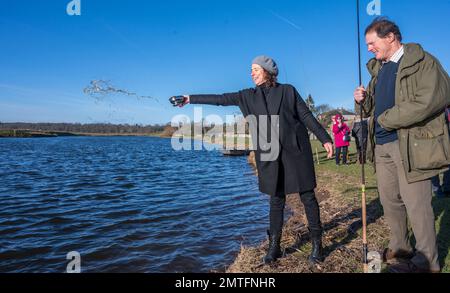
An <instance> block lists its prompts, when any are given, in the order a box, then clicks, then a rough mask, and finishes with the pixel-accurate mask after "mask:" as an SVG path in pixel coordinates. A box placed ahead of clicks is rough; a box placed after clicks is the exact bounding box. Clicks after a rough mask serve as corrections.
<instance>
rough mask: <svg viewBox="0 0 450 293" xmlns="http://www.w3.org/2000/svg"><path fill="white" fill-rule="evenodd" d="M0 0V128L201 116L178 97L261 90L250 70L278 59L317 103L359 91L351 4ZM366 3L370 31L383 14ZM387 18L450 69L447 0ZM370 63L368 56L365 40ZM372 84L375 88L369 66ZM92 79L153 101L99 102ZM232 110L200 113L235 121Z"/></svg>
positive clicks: (389, 12)
mask: <svg viewBox="0 0 450 293" xmlns="http://www.w3.org/2000/svg"><path fill="white" fill-rule="evenodd" d="M69 2H70V0H46V1H24V0H0V7H1V8H0V39H1V42H0V121H1V122H16V121H25V122H81V123H93V122H110V123H130V124H135V123H139V124H153V123H166V122H169V121H170V120H171V118H172V117H173V116H174V115H177V114H186V115H188V116H191V117H193V107H192V106H190V107H185V108H184V109H174V108H172V107H171V106H170V105H169V104H168V102H167V99H168V98H169V97H170V96H171V95H177V94H194V93H223V92H233V91H237V90H240V89H243V88H249V87H252V86H253V84H252V81H251V78H250V65H251V64H250V63H251V60H252V59H253V57H255V56H257V55H261V54H266V55H269V56H272V57H273V58H274V59H275V60H276V61H277V63H278V65H279V68H280V76H279V80H280V82H281V83H290V84H293V85H294V86H295V87H296V88H297V89H298V90H299V92H300V94H301V95H302V96H304V97H306V96H307V95H308V94H311V95H312V96H313V97H314V99H315V101H316V104H325V103H326V104H330V105H332V106H334V107H346V108H351V107H352V105H353V101H352V93H353V89H354V88H355V86H356V85H357V72H358V71H357V70H358V67H357V47H356V46H357V41H356V14H355V13H356V12H355V10H356V8H355V1H354V0H314V1H313V0H308V1H306V0H303V1H302V0H297V1H282V0H280V1H266V0H258V1H256V0H241V1H238V0H228V1H213V0H210V1H194V0H192V1H178V0H173V1H144V0H140V1H138V0H130V1H112V0H109V1H107V0H81V16H69V15H67V13H66V5H67V4H68V3H69ZM369 2H371V1H370V0H361V29H362V33H363V31H364V28H365V27H366V26H367V25H368V24H369V23H370V21H371V20H372V19H373V17H374V16H369V15H368V14H367V13H366V5H367V4H369ZM381 9H382V15H385V16H388V17H390V18H391V19H392V20H394V21H396V22H397V23H398V25H399V26H400V28H401V30H402V33H403V35H404V41H405V42H418V43H421V44H422V45H423V46H424V48H425V49H426V50H427V51H429V52H430V53H432V54H433V55H435V56H436V57H438V58H439V59H440V61H441V63H442V65H443V66H444V68H445V69H446V70H447V71H449V70H450V53H449V49H448V48H450V17H449V15H450V0H432V1H419V0H381ZM362 50H363V54H362V62H363V64H365V63H366V62H367V60H368V59H369V58H370V57H371V55H370V54H369V53H367V52H366V47H365V45H364V43H362ZM363 72H364V75H363V76H364V83H367V81H368V75H367V73H366V70H365V68H363ZM93 79H104V80H110V82H111V83H112V84H113V85H115V86H116V87H118V88H122V89H127V90H129V91H133V92H136V93H138V94H140V95H148V96H153V97H156V98H158V99H159V103H158V102H156V101H152V100H147V99H141V100H139V99H136V98H132V97H127V96H111V97H107V98H105V99H103V100H101V101H97V100H95V99H93V98H91V97H89V96H86V95H85V94H83V88H84V87H85V86H87V85H88V84H89V82H90V81H91V80H93ZM238 111H239V110H238V108H235V107H228V108H224V107H220V108H219V107H212V106H206V107H204V109H203V112H204V115H205V116H206V115H209V114H219V115H222V116H224V115H226V114H233V113H236V112H238Z"/></svg>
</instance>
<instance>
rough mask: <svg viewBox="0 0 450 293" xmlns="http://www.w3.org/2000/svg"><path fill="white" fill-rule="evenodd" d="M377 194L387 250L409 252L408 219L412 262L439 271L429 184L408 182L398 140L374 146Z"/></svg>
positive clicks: (429, 182) (426, 182)
mask: <svg viewBox="0 0 450 293" xmlns="http://www.w3.org/2000/svg"><path fill="white" fill-rule="evenodd" d="M375 160H376V168H377V180H378V192H379V194H380V200H381V204H382V205H383V209H384V216H385V218H386V220H387V223H388V225H389V228H390V230H391V234H390V243H389V248H390V249H392V250H393V251H394V252H395V251H400V250H402V251H408V252H410V251H412V250H413V249H412V247H411V244H410V242H409V237H408V218H409V221H410V223H411V227H412V230H413V233H414V236H415V239H416V247H415V248H416V255H415V256H414V257H413V259H412V262H413V263H414V264H415V265H416V266H418V267H420V268H423V269H430V270H439V269H440V267H439V262H438V250H437V244H436V229H435V226H434V212H433V207H432V205H431V200H432V191H431V181H430V180H425V181H420V182H415V183H411V184H410V183H408V181H407V180H406V175H405V170H404V168H403V164H402V159H401V155H400V148H399V143H398V141H395V142H391V143H388V144H385V145H377V146H376V147H375Z"/></svg>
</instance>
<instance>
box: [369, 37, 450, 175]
mask: <svg viewBox="0 0 450 293" xmlns="http://www.w3.org/2000/svg"><path fill="white" fill-rule="evenodd" d="M381 65H382V63H381V62H380V61H377V60H376V59H371V60H370V61H369V62H368V63H367V68H368V70H369V72H370V74H371V76H372V79H371V81H370V83H369V86H368V87H367V95H366V99H365V100H364V102H363V103H362V107H363V115H364V116H365V117H371V119H370V122H369V139H368V142H369V143H368V145H367V158H368V159H369V161H371V162H373V163H375V164H374V165H376V162H375V155H374V150H375V145H376V142H375V121H374V119H373V117H374V112H375V102H376V101H375V85H376V82H377V76H378V72H379V70H380V68H381ZM448 105H450V78H449V76H448V74H447V73H446V72H445V70H444V69H443V68H442V66H441V64H440V63H439V61H438V60H437V59H436V58H435V57H433V56H432V55H430V54H429V53H427V52H425V51H424V50H423V49H422V47H421V46H420V45H419V44H405V45H404V55H403V58H402V60H401V62H400V64H399V69H398V73H397V79H396V90H395V106H394V107H392V108H390V109H388V110H386V111H385V112H384V113H382V114H381V115H380V116H379V117H378V123H379V124H380V125H381V127H383V128H384V129H386V130H388V131H393V130H397V134H398V138H399V145H400V153H401V156H402V161H403V167H404V169H405V173H406V177H407V179H408V182H410V183H412V182H417V181H421V180H426V179H428V178H431V177H433V176H435V175H437V174H439V172H441V171H443V170H446V169H447V167H448V166H449V165H450V138H449V130H448V126H447V122H446V116H445V108H446V107H447V106H448Z"/></svg>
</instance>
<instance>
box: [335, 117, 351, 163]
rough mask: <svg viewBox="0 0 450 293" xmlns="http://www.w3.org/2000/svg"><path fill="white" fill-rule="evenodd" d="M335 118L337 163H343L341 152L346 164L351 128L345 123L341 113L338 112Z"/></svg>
mask: <svg viewBox="0 0 450 293" xmlns="http://www.w3.org/2000/svg"><path fill="white" fill-rule="evenodd" d="M334 119H335V120H334V124H333V135H334V144H335V146H336V165H338V166H339V165H340V163H341V159H340V156H341V153H342V163H343V164H344V165H346V164H347V153H348V146H349V145H350V128H349V127H348V126H347V124H345V122H344V119H343V117H342V115H341V114H337V115H336V116H334ZM346 138H348V139H346Z"/></svg>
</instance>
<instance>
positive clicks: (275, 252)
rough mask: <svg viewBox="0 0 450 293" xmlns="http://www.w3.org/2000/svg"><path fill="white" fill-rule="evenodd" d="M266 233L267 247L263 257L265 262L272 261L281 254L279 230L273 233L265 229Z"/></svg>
mask: <svg viewBox="0 0 450 293" xmlns="http://www.w3.org/2000/svg"><path fill="white" fill-rule="evenodd" d="M267 234H268V235H269V249H268V250H267V254H266V256H265V257H264V258H263V261H264V263H265V264H269V263H272V262H274V261H276V260H277V259H278V258H280V257H281V256H282V252H281V247H280V241H281V231H280V232H275V233H271V232H269V231H267Z"/></svg>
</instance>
